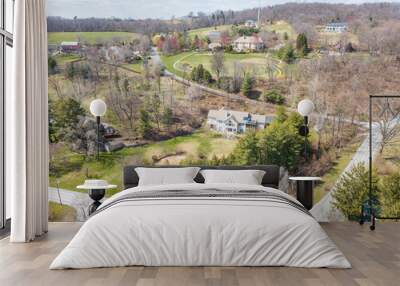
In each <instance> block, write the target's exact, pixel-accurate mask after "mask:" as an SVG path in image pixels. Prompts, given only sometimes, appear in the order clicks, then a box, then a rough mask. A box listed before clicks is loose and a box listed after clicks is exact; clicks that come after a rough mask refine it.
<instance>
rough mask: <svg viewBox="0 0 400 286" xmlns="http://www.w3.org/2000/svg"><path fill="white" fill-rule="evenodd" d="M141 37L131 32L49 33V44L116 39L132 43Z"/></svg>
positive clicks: (91, 42)
mask: <svg viewBox="0 0 400 286" xmlns="http://www.w3.org/2000/svg"><path fill="white" fill-rule="evenodd" d="M138 36H139V35H138V34H136V33H129V32H50V33H48V43H49V44H60V43H61V42H63V41H67V42H68V41H78V40H82V41H83V42H88V43H90V44H96V43H97V42H110V41H112V40H114V39H119V40H123V41H131V40H133V39H135V38H137V37H138Z"/></svg>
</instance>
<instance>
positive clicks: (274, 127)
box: [257, 120, 304, 170]
mask: <svg viewBox="0 0 400 286" xmlns="http://www.w3.org/2000/svg"><path fill="white" fill-rule="evenodd" d="M258 138H259V142H258V145H257V147H258V149H259V150H260V160H259V163H260V164H274V165H278V166H284V167H286V168H287V169H289V170H293V169H295V168H296V167H297V165H298V162H299V159H300V155H301V151H302V148H303V144H304V139H303V138H302V137H301V136H300V134H299V132H298V130H297V129H296V128H295V127H294V126H293V125H291V123H290V121H288V120H286V121H284V122H279V121H274V122H273V123H272V124H271V125H269V126H268V127H267V128H266V129H264V130H263V131H261V132H260V133H259V135H258Z"/></svg>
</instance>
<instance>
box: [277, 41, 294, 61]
mask: <svg viewBox="0 0 400 286" xmlns="http://www.w3.org/2000/svg"><path fill="white" fill-rule="evenodd" d="M278 58H279V59H281V60H282V61H284V62H285V63H288V64H290V63H292V62H293V61H294V60H295V59H296V56H295V53H294V49H293V46H292V45H291V44H287V45H286V46H284V47H282V48H280V49H279V50H278Z"/></svg>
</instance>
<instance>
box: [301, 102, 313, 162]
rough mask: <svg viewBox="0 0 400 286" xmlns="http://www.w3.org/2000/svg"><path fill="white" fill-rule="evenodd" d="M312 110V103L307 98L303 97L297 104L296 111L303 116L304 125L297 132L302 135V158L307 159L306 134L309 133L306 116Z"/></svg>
mask: <svg viewBox="0 0 400 286" xmlns="http://www.w3.org/2000/svg"><path fill="white" fill-rule="evenodd" d="M313 111H314V103H313V102H312V101H311V100H309V99H303V100H302V101H300V102H299V104H298V105H297V112H298V113H300V115H301V116H303V117H304V125H303V126H300V128H299V133H300V135H301V136H304V158H305V159H306V160H307V159H308V156H307V136H308V133H309V129H308V116H309V115H310V114H311V113H312V112H313Z"/></svg>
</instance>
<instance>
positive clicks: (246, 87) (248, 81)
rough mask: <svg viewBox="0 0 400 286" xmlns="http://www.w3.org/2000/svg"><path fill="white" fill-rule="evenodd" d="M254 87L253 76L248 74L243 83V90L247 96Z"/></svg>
mask: <svg viewBox="0 0 400 286" xmlns="http://www.w3.org/2000/svg"><path fill="white" fill-rule="evenodd" d="M252 89H253V78H252V77H251V76H250V74H248V73H247V74H246V75H245V77H244V80H243V84H242V92H243V94H244V95H245V96H247V97H248V96H250V94H251V91H252Z"/></svg>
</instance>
